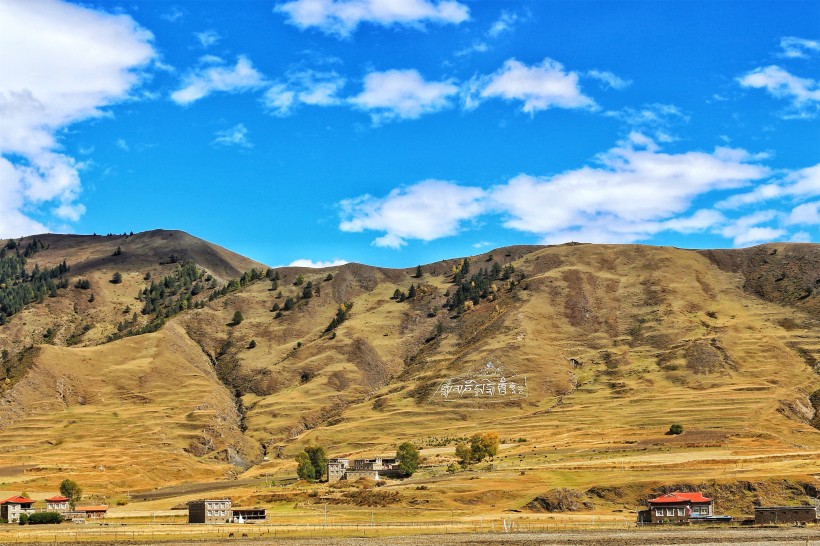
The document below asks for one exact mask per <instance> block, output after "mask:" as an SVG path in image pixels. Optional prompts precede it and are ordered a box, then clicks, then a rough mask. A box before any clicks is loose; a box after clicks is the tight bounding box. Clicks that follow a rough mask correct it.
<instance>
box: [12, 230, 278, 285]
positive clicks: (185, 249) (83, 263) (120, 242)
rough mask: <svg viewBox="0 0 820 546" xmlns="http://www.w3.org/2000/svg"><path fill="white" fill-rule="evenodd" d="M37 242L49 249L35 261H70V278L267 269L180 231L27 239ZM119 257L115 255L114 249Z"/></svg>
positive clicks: (225, 274)
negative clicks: (172, 268)
mask: <svg viewBox="0 0 820 546" xmlns="http://www.w3.org/2000/svg"><path fill="white" fill-rule="evenodd" d="M33 238H36V239H39V240H41V241H43V243H45V244H46V246H47V247H48V248H46V249H44V250H42V251H40V252H38V253H37V256H36V259H35V260H34V261H36V262H37V263H41V264H43V265H49V266H54V265H56V264H58V263H60V262H61V261H62V260H66V261H67V262H69V265H70V266H71V273H72V275H84V274H86V273H91V272H97V271H100V270H110V271H116V270H120V271H129V272H130V271H138V272H143V273H145V272H147V271H154V270H156V269H157V266H158V265H163V263H164V264H166V265H167V264H169V263H171V262H183V261H185V260H191V261H193V262H196V264H197V265H199V266H200V267H202V268H204V269H206V270H207V271H208V272H210V273H212V274H213V275H214V276H216V277H219V278H220V279H223V280H227V279H232V278H235V277H239V276H240V275H242V273H244V272H245V271H249V270H250V269H251V268H254V267H256V268H262V269H264V268H265V267H266V266H264V265H263V264H260V263H259V262H255V261H253V260H250V259H248V258H246V257H244V256H241V255H239V254H237V253H236V252H231V251H230V250H228V249H225V248H222V247H221V246H218V245H215V244H213V243H209V242H208V241H204V240H202V239H199V238H197V237H193V236H191V235H189V234H187V233H185V232H183V231H177V230H165V229H156V230H153V231H145V232H141V233H135V234H133V235H57V234H51V233H48V234H45V235H36V236H34V237H27V238H26V239H24V240H23V242H24V243H25V242H26V241H28V240H31V239H33ZM118 247H119V248H120V250H121V254H118V255H114V253H115V252H116V250H117V248H118Z"/></svg>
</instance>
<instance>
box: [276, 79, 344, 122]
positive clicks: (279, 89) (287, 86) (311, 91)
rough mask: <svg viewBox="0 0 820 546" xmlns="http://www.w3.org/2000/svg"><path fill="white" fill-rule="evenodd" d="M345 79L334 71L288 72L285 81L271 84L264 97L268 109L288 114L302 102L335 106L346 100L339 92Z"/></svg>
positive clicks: (278, 114)
mask: <svg viewBox="0 0 820 546" xmlns="http://www.w3.org/2000/svg"><path fill="white" fill-rule="evenodd" d="M345 84H346V80H345V79H344V78H343V77H342V76H340V75H339V74H338V73H337V72H335V71H324V72H319V71H315V70H299V71H293V72H289V73H288V74H287V75H286V76H285V78H284V79H283V80H282V81H279V82H277V83H275V84H274V85H272V86H271V87H270V88H269V89H268V90H267V92H265V96H264V98H263V101H262V102H263V103H264V105H265V107H266V108H267V110H268V111H269V112H271V113H272V114H274V115H277V116H286V115H289V114H291V113H292V112H293V110H294V109H295V108H296V107H297V106H299V105H302V104H304V105H310V106H334V105H338V104H341V103H342V102H343V100H342V99H341V98H340V97H339V96H338V93H339V92H340V91H341V90H342V88H344V86H345Z"/></svg>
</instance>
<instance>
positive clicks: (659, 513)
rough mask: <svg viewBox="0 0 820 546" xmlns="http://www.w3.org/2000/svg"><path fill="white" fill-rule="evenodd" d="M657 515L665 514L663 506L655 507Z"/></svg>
mask: <svg viewBox="0 0 820 546" xmlns="http://www.w3.org/2000/svg"><path fill="white" fill-rule="evenodd" d="M655 515H656V516H662V515H663V508H655Z"/></svg>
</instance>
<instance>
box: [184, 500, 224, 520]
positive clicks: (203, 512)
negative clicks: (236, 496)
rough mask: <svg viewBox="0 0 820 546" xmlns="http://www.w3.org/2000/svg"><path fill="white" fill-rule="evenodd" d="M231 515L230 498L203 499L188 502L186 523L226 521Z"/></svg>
mask: <svg viewBox="0 0 820 546" xmlns="http://www.w3.org/2000/svg"><path fill="white" fill-rule="evenodd" d="M232 517H233V514H232V512H231V499H204V500H195V501H191V502H189V503H188V523H228V522H230V521H231V519H232Z"/></svg>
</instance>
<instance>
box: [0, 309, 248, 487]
mask: <svg viewBox="0 0 820 546" xmlns="http://www.w3.org/2000/svg"><path fill="white" fill-rule="evenodd" d="M34 360H35V365H34V367H33V368H32V369H31V371H30V372H29V374H28V375H27V376H26V377H25V378H24V379H23V380H22V381H20V382H19V383H18V384H17V385H16V386H15V388H14V389H13V390H12V392H11V393H9V394H7V395H6V396H4V397H3V399H2V401H0V446H2V447H0V465H9V464H15V463H17V464H20V463H26V464H32V465H36V466H37V467H39V468H38V469H37V471H36V473H35V474H34V475H36V476H40V477H42V478H43V479H44V480H47V481H49V482H53V481H54V480H57V479H58V478H59V476H63V475H67V474H70V475H72V476H77V479H78V480H82V481H83V482H84V483H88V484H93V485H95V486H96V487H98V488H102V489H104V490H127V489H134V488H138V487H143V488H144V487H147V486H158V485H162V484H164V483H167V482H168V481H171V482H174V481H181V480H195V479H214V478H220V477H223V476H225V475H226V473H228V472H236V471H237V468H236V467H235V466H234V465H242V464H244V462H245V461H246V460H247V459H248V458H249V454H250V456H254V455H255V453H254V452H253V449H250V450H249V449H248V445H247V442H246V441H245V440H244V439H243V437H242V434H241V432H240V430H239V425H240V416H239V415H238V413H237V411H236V408H235V406H234V402H233V400H232V398H231V396H230V394H229V393H228V392H227V391H226V390H225V388H224V387H223V386H222V384H221V383H219V381H218V380H217V379H216V376H215V374H214V372H213V369H212V368H211V366H210V362H209V361H208V359H207V357H205V355H203V354H202V352H201V350H200V348H199V346H197V345H196V344H194V343H192V342H191V341H190V340H189V339H188V338H187V336H186V335H185V333H184V332H183V331H181V330H180V329H179V327H177V326H175V325H168V326H167V327H166V328H164V329H163V331H162V332H160V333H157V334H147V335H143V336H139V337H134V338H129V339H126V340H122V341H118V342H113V343H110V344H107V345H103V346H99V347H89V348H62V347H53V346H47V345H44V346H42V347H40V348H39V349H38V352H37V354H36V356H35V357H34ZM204 446H208V448H209V449H208V450H209V451H210V452H212V456H211V457H209V458H208V459H207V460H206V461H199V460H197V458H196V457H195V456H193V454H194V453H197V452H198V451H199V450H202V449H204ZM243 450H244V451H243Z"/></svg>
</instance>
